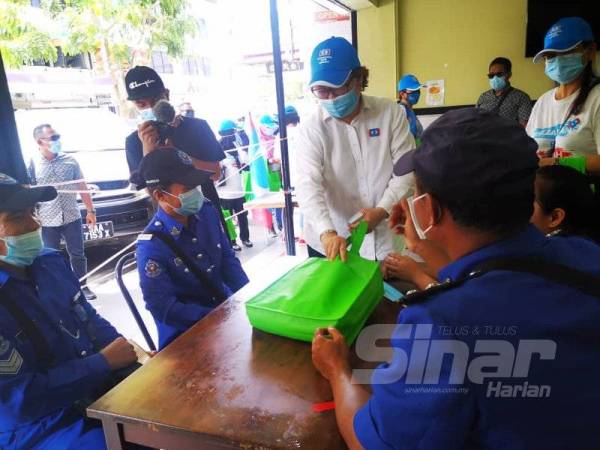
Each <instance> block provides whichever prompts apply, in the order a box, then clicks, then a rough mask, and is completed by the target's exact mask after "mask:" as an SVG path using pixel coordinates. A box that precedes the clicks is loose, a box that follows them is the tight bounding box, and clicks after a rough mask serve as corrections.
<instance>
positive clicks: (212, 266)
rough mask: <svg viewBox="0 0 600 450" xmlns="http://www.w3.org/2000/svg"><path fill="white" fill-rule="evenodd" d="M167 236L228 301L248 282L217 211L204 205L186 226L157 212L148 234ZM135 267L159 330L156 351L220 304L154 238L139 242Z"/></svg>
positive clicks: (209, 205) (178, 260)
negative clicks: (160, 233) (153, 232)
mask: <svg viewBox="0 0 600 450" xmlns="http://www.w3.org/2000/svg"><path fill="white" fill-rule="evenodd" d="M153 230H156V231H162V232H164V233H169V234H170V235H171V236H172V237H173V239H174V240H175V243H176V244H177V246H178V247H179V248H181V249H182V250H183V251H184V252H185V254H186V255H187V256H188V257H189V258H190V259H192V260H193V261H195V262H196V265H197V266H198V267H199V268H200V270H203V271H204V272H205V273H206V275H207V276H208V277H210V278H211V279H212V280H213V282H214V284H215V285H216V286H222V288H223V291H224V292H225V295H226V296H227V297H228V296H230V295H231V294H233V293H234V292H236V291H238V290H239V289H240V288H241V287H242V286H244V285H245V284H246V283H248V277H247V276H246V273H245V272H244V270H243V269H242V265H241V264H240V261H239V260H238V259H237V258H236V257H235V254H234V252H233V249H232V248H231V243H230V242H229V238H228V237H227V236H226V235H225V233H224V232H223V229H222V227H221V222H220V221H219V217H218V215H217V211H216V210H215V208H214V207H213V206H212V205H211V204H210V202H208V201H205V203H204V205H203V206H202V208H201V209H200V211H199V212H198V213H196V214H195V215H194V216H191V217H190V222H189V227H184V226H183V225H182V224H181V223H179V222H177V221H176V220H175V219H174V218H172V217H171V216H169V215H168V214H167V213H165V212H164V211H163V210H162V209H161V208H160V207H159V209H158V212H157V213H156V215H155V216H154V218H153V219H152V221H151V222H150V224H149V225H148V227H147V228H146V231H153ZM137 262H138V270H139V274H140V285H141V287H142V292H143V294H144V301H145V302H146V308H147V309H148V310H149V311H150V312H151V313H152V316H153V317H154V320H155V322H156V325H157V327H158V340H159V347H160V348H164V346H165V345H167V344H168V343H169V342H171V341H172V340H173V339H174V338H175V337H177V336H179V335H180V334H181V333H182V332H184V331H185V330H187V329H188V328H190V327H191V326H192V325H193V324H195V323H196V322H197V321H198V320H200V319H202V318H203V317H204V316H205V315H207V314H208V313H209V312H210V311H212V310H213V309H214V308H215V307H216V306H217V305H218V301H216V300H214V299H213V295H212V294H211V293H210V290H208V289H207V287H206V286H203V285H202V283H201V282H200V281H199V280H198V279H197V278H196V276H194V274H193V273H192V272H191V271H190V270H189V269H188V268H187V267H186V266H185V264H184V263H183V261H181V260H180V259H179V258H178V257H177V255H175V254H174V253H173V252H172V251H171V249H170V248H169V247H167V245H166V244H164V243H163V242H162V241H160V240H159V239H158V238H152V239H150V240H144V236H143V235H142V237H141V238H139V239H138V247H137Z"/></svg>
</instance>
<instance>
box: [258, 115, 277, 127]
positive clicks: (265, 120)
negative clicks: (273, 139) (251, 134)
mask: <svg viewBox="0 0 600 450" xmlns="http://www.w3.org/2000/svg"><path fill="white" fill-rule="evenodd" d="M258 121H259V123H260V124H261V125H265V126H267V127H277V126H279V124H278V123H277V122H275V119H273V116H271V115H270V114H264V115H262V116H260V119H259V120H258Z"/></svg>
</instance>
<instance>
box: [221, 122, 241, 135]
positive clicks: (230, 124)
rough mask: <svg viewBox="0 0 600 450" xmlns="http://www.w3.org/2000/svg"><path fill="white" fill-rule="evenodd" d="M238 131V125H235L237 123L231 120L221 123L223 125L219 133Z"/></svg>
mask: <svg viewBox="0 0 600 450" xmlns="http://www.w3.org/2000/svg"><path fill="white" fill-rule="evenodd" d="M235 129H237V125H236V124H235V122H234V121H233V120H231V119H225V120H224V121H223V122H221V124H220V125H219V133H222V132H224V131H230V130H235Z"/></svg>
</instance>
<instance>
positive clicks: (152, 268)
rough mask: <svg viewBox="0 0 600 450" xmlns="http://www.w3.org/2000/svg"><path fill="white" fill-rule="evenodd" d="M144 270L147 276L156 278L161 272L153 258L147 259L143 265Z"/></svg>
mask: <svg viewBox="0 0 600 450" xmlns="http://www.w3.org/2000/svg"><path fill="white" fill-rule="evenodd" d="M144 272H145V273H146V276H147V277H148V278H156V277H157V276H159V275H160V274H161V273H162V267H160V264H158V263H157V262H156V261H154V260H153V259H149V260H148V262H146V266H145V267H144Z"/></svg>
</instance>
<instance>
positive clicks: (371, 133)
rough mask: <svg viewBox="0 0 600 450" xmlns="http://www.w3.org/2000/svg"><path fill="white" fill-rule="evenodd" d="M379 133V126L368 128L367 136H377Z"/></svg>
mask: <svg viewBox="0 0 600 450" xmlns="http://www.w3.org/2000/svg"><path fill="white" fill-rule="evenodd" d="M380 134H381V129H379V128H371V129H370V130H369V136H371V137H377V136H379V135H380Z"/></svg>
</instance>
